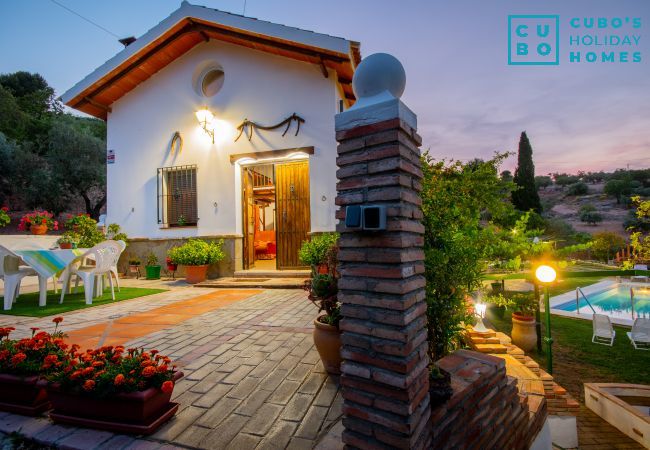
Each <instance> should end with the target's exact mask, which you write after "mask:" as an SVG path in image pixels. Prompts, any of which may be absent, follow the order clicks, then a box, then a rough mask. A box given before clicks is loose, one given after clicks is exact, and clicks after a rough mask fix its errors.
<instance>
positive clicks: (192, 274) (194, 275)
mask: <svg viewBox="0 0 650 450" xmlns="http://www.w3.org/2000/svg"><path fill="white" fill-rule="evenodd" d="M207 276H208V265H207V264H205V265H202V266H185V281H187V282H188V283H190V284H196V283H200V282H201V281H205V279H206V278H207Z"/></svg>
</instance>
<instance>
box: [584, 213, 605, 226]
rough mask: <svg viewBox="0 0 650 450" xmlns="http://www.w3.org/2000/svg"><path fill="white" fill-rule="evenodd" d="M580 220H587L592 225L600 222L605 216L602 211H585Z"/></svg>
mask: <svg viewBox="0 0 650 450" xmlns="http://www.w3.org/2000/svg"><path fill="white" fill-rule="evenodd" d="M580 220H581V221H582V222H586V223H588V224H590V225H593V226H596V224H597V223H598V222H602V221H603V216H601V215H600V213H598V212H596V211H589V212H583V213H582V214H580Z"/></svg>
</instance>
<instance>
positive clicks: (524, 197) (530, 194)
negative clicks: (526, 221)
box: [512, 131, 542, 213]
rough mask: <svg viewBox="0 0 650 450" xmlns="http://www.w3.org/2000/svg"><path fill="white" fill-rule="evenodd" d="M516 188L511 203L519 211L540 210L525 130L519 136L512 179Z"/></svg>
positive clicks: (531, 157)
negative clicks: (515, 167)
mask: <svg viewBox="0 0 650 450" xmlns="http://www.w3.org/2000/svg"><path fill="white" fill-rule="evenodd" d="M513 181H514V182H515V184H516V185H517V187H518V189H517V190H516V191H514V192H513V193H512V203H513V204H514V205H515V208H517V209H518V210H519V211H529V210H531V209H532V210H534V211H535V212H537V213H541V212H542V204H541V202H540V201H539V195H538V194H537V188H536V186H535V165H534V164H533V148H532V147H531V146H530V141H529V140H528V136H526V132H525V131H523V132H522V133H521V137H520V138H519V154H518V156H517V169H516V170H515V177H514V179H513Z"/></svg>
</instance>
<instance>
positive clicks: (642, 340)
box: [627, 317, 650, 350]
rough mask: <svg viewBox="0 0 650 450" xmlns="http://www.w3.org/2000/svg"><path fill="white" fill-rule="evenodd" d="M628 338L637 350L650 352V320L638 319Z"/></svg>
mask: <svg viewBox="0 0 650 450" xmlns="http://www.w3.org/2000/svg"><path fill="white" fill-rule="evenodd" d="M627 337H629V338H630V341H632V345H633V346H634V348H635V349H636V350H650V319H644V318H642V317H637V318H636V320H634V324H633V325H632V331H629V332H628V333H627Z"/></svg>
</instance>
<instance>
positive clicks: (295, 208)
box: [242, 160, 311, 270]
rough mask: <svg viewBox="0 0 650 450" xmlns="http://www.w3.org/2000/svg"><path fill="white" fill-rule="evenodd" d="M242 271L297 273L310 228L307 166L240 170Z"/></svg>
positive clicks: (279, 165)
mask: <svg viewBox="0 0 650 450" xmlns="http://www.w3.org/2000/svg"><path fill="white" fill-rule="evenodd" d="M242 193H243V195H242V200H243V205H242V206H243V208H242V209H243V216H244V217H243V224H244V226H243V232H244V233H243V234H244V270H249V269H253V268H255V269H264V270H275V269H280V270H282V269H298V268H303V267H304V266H303V265H302V263H301V262H300V260H299V258H298V250H299V249H300V245H301V244H302V242H303V241H304V240H307V239H308V235H309V231H310V228H311V225H310V208H309V163H308V161H304V160H301V161H291V162H282V163H267V164H258V165H251V166H244V167H242Z"/></svg>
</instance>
